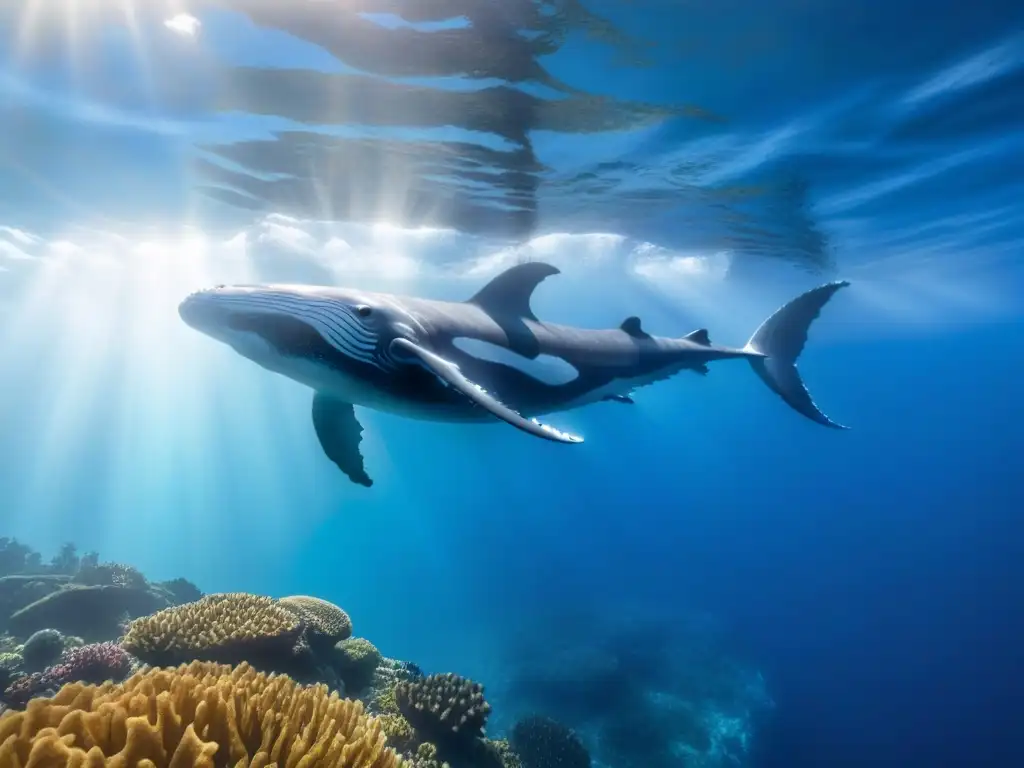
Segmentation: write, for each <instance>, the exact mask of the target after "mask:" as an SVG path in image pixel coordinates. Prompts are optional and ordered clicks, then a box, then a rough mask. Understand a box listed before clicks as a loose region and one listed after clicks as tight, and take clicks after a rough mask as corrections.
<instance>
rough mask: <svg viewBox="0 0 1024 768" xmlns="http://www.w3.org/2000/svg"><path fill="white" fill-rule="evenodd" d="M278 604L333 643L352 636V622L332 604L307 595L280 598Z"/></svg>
mask: <svg viewBox="0 0 1024 768" xmlns="http://www.w3.org/2000/svg"><path fill="white" fill-rule="evenodd" d="M280 603H281V605H283V606H284V607H285V608H288V609H289V610H291V611H294V612H295V613H297V614H298V615H299V616H301V617H302V619H303V620H304V621H305V622H306V623H307V624H309V626H310V628H311V629H313V630H314V631H315V632H317V633H318V634H320V635H323V636H324V637H327V638H329V639H330V640H332V641H334V642H336V641H338V640H345V639H346V638H349V637H351V636H352V620H351V619H350V618H349V617H348V614H347V613H345V612H344V611H343V610H342V609H341V608H339V607H338V606H336V605H335V604H334V603H331V602H329V601H327V600H321V599H320V598H319V597H309V596H308V595H293V596H292V597H282V598H281V600H280Z"/></svg>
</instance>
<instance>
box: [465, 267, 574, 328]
mask: <svg viewBox="0 0 1024 768" xmlns="http://www.w3.org/2000/svg"><path fill="white" fill-rule="evenodd" d="M559 271H560V270H559V269H558V267H553V266H551V265H550V264H545V263H544V262H542V261H528V262H525V263H523V264H516V265H515V266H514V267H510V268H508V269H506V270H505V271H504V272H502V273H501V274H500V275H498V276H497V277H495V278H494V279H492V280H491V282H489V283H488V284H487V285H485V286H484V287H483V288H481V289H480V290H479V291H477V292H476V295H474V296H473V298H471V299H470V300H469V301H468V302H467V303H469V304H476V305H477V306H478V307H480V309H482V310H483V311H484V312H486V313H487V314H489V315H492V316H494V315H497V316H499V317H501V316H506V317H525V318H528V319H530V320H536V319H537V316H536V315H534V314H533V310H532V309H530V297H531V296H533V292H534V291H535V290H536V288H537V286H538V285H540V284H541V282H542V281H543V280H544V279H545V278H548V277H551V276H552V275H557V274H558V273H559Z"/></svg>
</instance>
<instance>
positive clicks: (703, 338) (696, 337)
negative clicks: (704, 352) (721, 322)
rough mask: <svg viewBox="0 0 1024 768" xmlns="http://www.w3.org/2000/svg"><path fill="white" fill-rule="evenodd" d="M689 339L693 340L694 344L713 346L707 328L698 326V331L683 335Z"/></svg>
mask: <svg viewBox="0 0 1024 768" xmlns="http://www.w3.org/2000/svg"><path fill="white" fill-rule="evenodd" d="M683 338H684V339H686V340H687V341H692V342H693V343H694V344H701V345H703V346H705V347H710V346H711V336H710V335H709V334H708V329H707V328H698V329H697V330H696V331H691V332H690V333H688V334H686V335H685V336H683Z"/></svg>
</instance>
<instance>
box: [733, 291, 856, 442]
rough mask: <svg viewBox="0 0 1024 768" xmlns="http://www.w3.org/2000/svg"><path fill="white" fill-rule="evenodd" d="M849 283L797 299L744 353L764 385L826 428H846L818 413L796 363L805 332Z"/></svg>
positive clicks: (764, 325)
mask: <svg viewBox="0 0 1024 768" xmlns="http://www.w3.org/2000/svg"><path fill="white" fill-rule="evenodd" d="M848 285H849V283H848V282H847V281H845V280H842V281H839V282H835V283H828V284H826V285H822V286H820V287H818V288H814V289H813V290H810V291H808V292H807V293H805V294H803V295H802V296H797V297H796V298H795V299H793V300H792V301H791V302H789V303H788V304H786V305H785V306H784V307H782V308H781V309H779V310H777V311H776V312H775V314H773V315H772V316H771V317H769V318H768V319H767V320H765V321H764V322H763V323H761V327H760V328H758V329H757V330H756V331H755V332H754V335H753V336H751V337H750V341H748V342H747V346H746V347H744V351H747V352H753V353H755V354H756V355H757V356H756V357H751V358H750V365H751V366H752V367H753V369H754V372H755V373H757V375H758V376H760V377H761V378H762V379H763V380H764V382H765V384H767V385H768V386H769V387H771V389H772V390H773V391H774V392H776V393H777V394H778V395H779V396H780V397H781V398H782V399H783V400H785V401H786V402H787V403H789V405H790V407H792V408H793V409H794V410H795V411H797V412H799V413H802V414H803V415H804V416H806V417H807V418H809V419H811V420H812V421H816V422H818V423H819V424H824V425H825V426H826V427H834V428H836V429H847V427H844V426H843V425H842V424H837V423H836V422H834V421H832V420H831V419H830V418H829V417H828V416H826V415H825V414H824V413H822V412H821V411H820V410H818V406H816V405H815V404H814V401H813V400H812V399H811V395H810V393H809V392H808V391H807V388H806V387H805V386H804V383H803V381H802V380H801V378H800V372H799V371H798V370H797V368H796V360H797V358H798V357H799V356H800V353H801V352H802V351H803V348H804V344H805V343H806V342H807V330H808V329H809V328H810V326H811V323H812V322H814V319H815V318H816V317H817V316H818V313H819V312H821V308H822V307H824V306H825V304H827V303H828V300H829V299H831V298H832V295H833V294H834V293H835V292H836V291H838V290H839V289H840V288H845V287H846V286H848Z"/></svg>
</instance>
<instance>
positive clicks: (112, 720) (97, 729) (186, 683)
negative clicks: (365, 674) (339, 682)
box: [0, 662, 403, 768]
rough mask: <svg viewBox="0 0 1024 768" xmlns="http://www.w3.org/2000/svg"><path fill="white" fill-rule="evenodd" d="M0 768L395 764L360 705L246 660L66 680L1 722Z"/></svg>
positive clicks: (375, 767)
mask: <svg viewBox="0 0 1024 768" xmlns="http://www.w3.org/2000/svg"><path fill="white" fill-rule="evenodd" d="M0 765H2V766H4V768H27V767H28V766H40V768H42V766H47V767H49V766H53V767H54V768H58V767H59V768H70V767H71V766H76V767H78V768H104V766H106V767H108V768H120V767H122V766H124V767H127V766H133V767H134V766H138V767H139V768H179V766H180V767H182V768H184V766H193V767H194V768H228V767H229V766H230V767H231V768H266V766H270V765H276V766H281V768H298V766H300V765H301V766H302V768H401V766H402V765H403V761H402V760H401V759H400V758H399V757H398V756H397V755H396V754H395V752H394V751H393V750H391V749H388V748H387V747H386V746H385V736H384V733H383V732H382V730H381V724H380V723H379V722H378V721H377V720H376V719H375V718H372V717H368V716H367V715H366V714H365V713H364V712H363V706H362V704H361V703H360V702H358V701H351V700H347V699H339V698H338V696H337V695H336V694H330V695H328V693H327V688H326V687H325V686H322V685H318V686H313V687H310V688H303V687H301V686H299V685H297V684H296V683H295V682H294V681H293V680H291V679H290V678H288V677H285V676H282V675H270V676H267V675H264V674H262V673H258V672H256V671H255V670H254V669H253V668H252V667H250V666H249V665H247V664H242V665H240V666H238V667H236V668H234V669H232V668H231V667H229V666H221V665H216V664H210V663H201V662H194V663H192V664H190V665H188V666H182V667H178V668H177V669H149V670H146V671H143V672H139V673H137V674H135V675H134V676H133V677H131V678H130V679H129V680H127V681H126V682H125V683H123V684H121V685H114V684H111V683H107V684H104V685H102V686H92V685H82V684H79V683H74V684H71V685H66V686H64V687H63V688H62V689H61V690H60V692H58V693H57V695H56V696H55V697H54V698H53V699H35V700H33V701H32V702H31V703H30V704H29V706H28V709H27V710H26V711H25V712H19V713H8V714H6V715H4V716H3V717H0Z"/></svg>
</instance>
